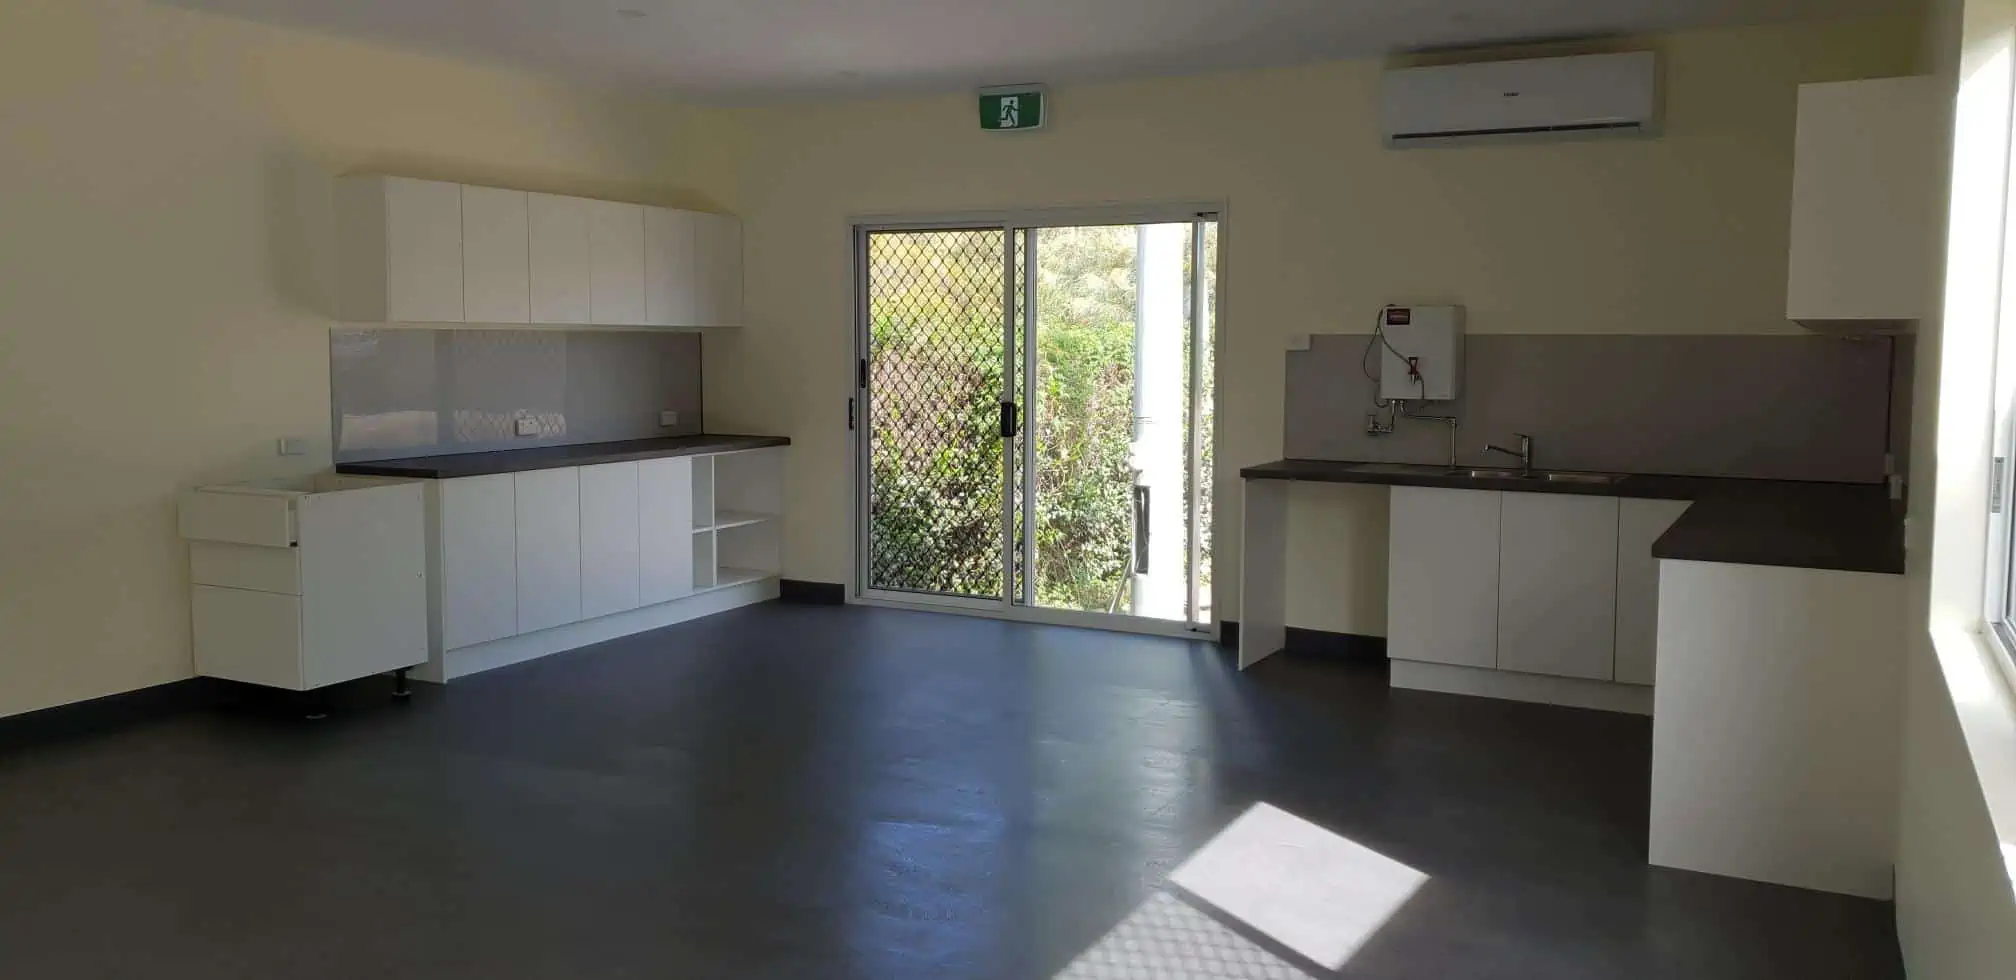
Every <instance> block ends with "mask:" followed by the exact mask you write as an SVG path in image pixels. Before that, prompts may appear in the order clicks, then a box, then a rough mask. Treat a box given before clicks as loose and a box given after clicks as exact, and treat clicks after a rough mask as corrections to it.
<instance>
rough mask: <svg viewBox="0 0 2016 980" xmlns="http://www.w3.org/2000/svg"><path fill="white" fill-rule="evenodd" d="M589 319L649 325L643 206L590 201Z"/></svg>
mask: <svg viewBox="0 0 2016 980" xmlns="http://www.w3.org/2000/svg"><path fill="white" fill-rule="evenodd" d="M588 256H589V261H590V263H591V264H590V266H589V296H590V298H589V303H588V308H589V316H590V319H591V321H592V322H594V323H614V324H648V323H649V322H650V321H649V320H648V319H647V318H646V317H645V314H644V309H645V307H644V207H643V205H641V204H619V203H617V202H615V201H589V202H588Z"/></svg>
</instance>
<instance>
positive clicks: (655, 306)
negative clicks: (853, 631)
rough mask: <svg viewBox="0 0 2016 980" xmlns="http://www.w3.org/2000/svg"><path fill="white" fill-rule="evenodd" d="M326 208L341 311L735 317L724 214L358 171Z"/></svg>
mask: <svg viewBox="0 0 2016 980" xmlns="http://www.w3.org/2000/svg"><path fill="white" fill-rule="evenodd" d="M336 208H337V215H336V218H337V239H338V247H337V254H338V264H339V266H340V271H339V277H338V278H339V283H340V285H339V290H338V293H339V296H338V302H337V306H338V316H339V317H340V318H341V319H343V320H345V321H347V322H353V323H479V324H510V323H552V324H576V323H579V324H599V325H606V326H624V327H641V326H656V327H678V328H692V327H725V326H739V325H740V324H741V322H742V223H741V221H740V219H738V218H735V217H734V216H732V215H722V214H705V213H702V212H698V211H684V210H679V209H675V208H660V207H649V206H646V205H642V204H630V203H624V202H620V201H597V200H590V199H586V198H576V197H563V196H560V195H554V194H532V193H527V192H524V191H514V190H503V189H498V188H490V187H473V186H468V185H462V184H448V183H440V182H437V181H424V180H413V179H410V178H404V177H370V176H364V177H344V178H341V179H340V180H339V181H338V183H337V194H336Z"/></svg>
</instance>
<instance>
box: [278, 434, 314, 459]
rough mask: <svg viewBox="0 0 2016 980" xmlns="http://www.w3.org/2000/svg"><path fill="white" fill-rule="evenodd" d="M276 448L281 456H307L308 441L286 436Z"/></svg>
mask: <svg viewBox="0 0 2016 980" xmlns="http://www.w3.org/2000/svg"><path fill="white" fill-rule="evenodd" d="M276 448H277V449H278V450H279V452H280V455H282V456H306V455H308V440H306V439H302V438H300V437H298V436H288V437H286V438H284V439H281V440H280V441H279V444H278V446H277V447H276Z"/></svg>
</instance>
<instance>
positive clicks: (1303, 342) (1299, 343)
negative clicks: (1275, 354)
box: [1288, 333, 1309, 350]
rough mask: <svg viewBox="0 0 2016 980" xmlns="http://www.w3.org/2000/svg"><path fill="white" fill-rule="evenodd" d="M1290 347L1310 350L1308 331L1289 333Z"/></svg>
mask: <svg viewBox="0 0 2016 980" xmlns="http://www.w3.org/2000/svg"><path fill="white" fill-rule="evenodd" d="M1288 349H1289V350H1308V349H1309V335H1308V334H1306V333H1291V334H1289V335H1288Z"/></svg>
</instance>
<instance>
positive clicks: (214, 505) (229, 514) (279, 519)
mask: <svg viewBox="0 0 2016 980" xmlns="http://www.w3.org/2000/svg"><path fill="white" fill-rule="evenodd" d="M180 511H181V513H180V515H179V517H180V525H181V531H182V536H183V537H185V538H188V539H189V540H191V541H219V542H223V543H226V544H250V545H259V546H262V547H267V548H285V547H287V546H289V545H292V544H293V543H294V499H293V496H292V495H290V494H281V493H231V492H218V491H214V490H196V491H192V492H189V493H185V494H183V495H182V505H181V508H180Z"/></svg>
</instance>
